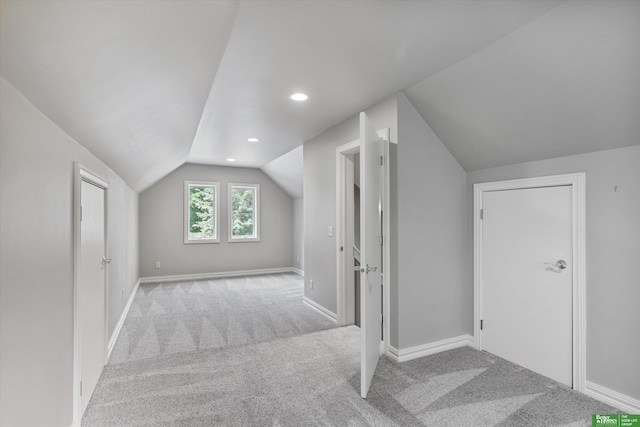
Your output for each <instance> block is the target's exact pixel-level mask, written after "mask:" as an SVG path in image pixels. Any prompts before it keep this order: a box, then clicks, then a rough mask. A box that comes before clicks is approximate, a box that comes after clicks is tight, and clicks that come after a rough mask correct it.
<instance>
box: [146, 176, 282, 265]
mask: <svg viewBox="0 0 640 427" xmlns="http://www.w3.org/2000/svg"><path fill="white" fill-rule="evenodd" d="M185 180H202V181H215V182H219V183H220V243H208V244H187V245H185V244H184V243H183V227H184V224H183V209H184V207H183V200H184V194H183V192H184V181H185ZM229 182H235V183H248V184H249V183H250V184H260V241H259V242H241V243H237V242H234V243H228V242H227V240H228V224H227V218H228V214H227V205H228V203H227V184H228V183H229ZM292 225H293V199H292V198H291V197H290V196H289V195H288V194H287V193H285V192H284V191H283V190H282V189H281V188H280V187H279V186H278V185H277V184H275V183H274V182H273V181H272V180H271V178H269V177H268V176H267V175H265V173H264V172H262V171H261V170H260V169H252V168H234V167H225V166H207V165H195V164H185V165H183V166H181V167H180V168H178V169H176V170H175V171H173V172H172V173H171V174H169V175H167V176H166V177H165V178H163V179H162V180H160V181H158V182H157V183H156V184H154V185H153V186H152V187H150V188H148V189H147V190H145V191H144V192H142V193H141V194H140V271H141V275H142V276H144V277H148V276H169V275H181V274H196V273H216V272H231V271H241V270H255V269H264V268H277V267H291V266H292V260H293V226H292ZM156 261H160V262H161V268H160V269H156V268H155V263H156Z"/></svg>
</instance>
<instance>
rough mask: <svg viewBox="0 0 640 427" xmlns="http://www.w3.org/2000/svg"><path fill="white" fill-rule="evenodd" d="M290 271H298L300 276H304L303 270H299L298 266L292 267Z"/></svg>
mask: <svg viewBox="0 0 640 427" xmlns="http://www.w3.org/2000/svg"><path fill="white" fill-rule="evenodd" d="M291 271H293V272H294V273H298V274H299V275H301V276H304V270H300V269H299V268H295V267H292V268H291Z"/></svg>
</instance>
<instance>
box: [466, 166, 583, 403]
mask: <svg viewBox="0 0 640 427" xmlns="http://www.w3.org/2000/svg"><path fill="white" fill-rule="evenodd" d="M584 184H585V174H583V173H576V174H567V175H557V176H549V177H539V178H528V179H519V180H510V181H500V182H490V183H480V184H475V185H474V336H475V345H476V348H478V349H480V350H487V351H490V352H495V353H496V354H497V355H498V356H502V357H505V358H507V359H510V360H512V361H514V362H515V363H518V364H520V365H523V366H525V367H527V368H529V369H532V370H535V371H538V372H540V373H542V374H543V375H547V376H549V377H552V378H554V379H557V380H558V381H561V382H564V383H565V384H568V385H572V386H573V388H574V389H576V390H577V391H579V392H582V393H584V387H585V374H586V364H585V331H586V328H585V326H586V322H585V308H586V307H585V250H584V247H585V246H584V239H585V197H584V195H585V185H584ZM520 190H524V191H520ZM505 210H508V211H507V212H505ZM483 216H484V218H482V217H483ZM563 217H564V219H563ZM563 222H564V226H563ZM501 233H502V234H501ZM563 234H564V237H562V235H563ZM496 236H497V237H496ZM563 241H564V243H563ZM559 260H564V261H566V268H565V269H561V268H560V267H559V264H558V261H559ZM501 276H503V277H502V278H501ZM496 278H497V279H496ZM496 280H497V281H498V282H497V283H496ZM500 280H502V282H500ZM489 281H491V283H489ZM525 284H527V285H525ZM507 318H508V319H509V322H505V319H507ZM496 323H497V324H496ZM481 324H482V326H483V330H481ZM501 334H502V335H504V336H508V337H509V340H511V341H510V342H509V343H508V344H505V343H503V342H501V341H500V340H501V339H504V336H503V337H502V338H501V337H500V335H501ZM549 334H551V335H554V334H556V335H558V336H561V337H562V338H560V341H557V339H558V338H557V337H553V336H549ZM554 339H556V341H555V342H552V341H553V340H554ZM556 350H557V351H558V357H557V358H553V357H552V358H551V359H552V360H553V362H549V361H548V360H547V361H546V362H540V361H533V362H531V361H530V360H527V359H526V355H527V354H528V355H529V356H535V357H534V358H533V359H540V360H544V358H545V357H548V356H549V355H551V354H553V353H554V351H556ZM560 353H562V354H560ZM523 355H524V357H525V358H524V359H521V357H523ZM540 363H541V364H540ZM550 363H551V364H552V365H554V366H552V367H550V370H545V369H547V368H545V367H544V366H545V364H546V365H547V366H548V365H549V364H550Z"/></svg>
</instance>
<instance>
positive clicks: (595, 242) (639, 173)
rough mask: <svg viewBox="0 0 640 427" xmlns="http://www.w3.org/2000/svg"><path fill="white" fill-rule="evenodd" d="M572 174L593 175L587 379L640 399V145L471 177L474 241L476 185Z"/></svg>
mask: <svg viewBox="0 0 640 427" xmlns="http://www.w3.org/2000/svg"><path fill="white" fill-rule="evenodd" d="M572 172H586V174H587V213H586V215H587V236H586V254H587V324H588V326H587V380H588V381H591V382H593V383H596V384H599V385H602V386H604V387H607V388H610V389H612V390H615V391H618V392H620V393H623V394H626V395H627V396H631V397H633V398H635V399H640V381H639V379H640V371H639V369H638V360H640V339H638V327H639V326H640V310H639V309H638V301H640V262H638V261H639V260H640V146H634V147H629V148H621V149H617V150H609V151H600V152H595V153H589V154H582V155H578V156H568V157H561V158H556V159H551V160H543V161H538V162H530V163H521V164H516V165H511V166H504V167H498V168H491V169H484V170H479V171H473V172H469V173H468V174H467V183H468V186H467V193H468V194H467V202H468V205H469V209H468V210H467V212H468V221H467V224H468V228H469V239H472V234H471V230H472V224H473V221H472V213H471V212H472V210H471V206H473V184H475V183H478V182H488V181H499V180H505V179H516V178H529V177H536V176H544V175H556V174H564V173H572ZM614 186H618V187H617V191H615V190H614ZM471 256H472V252H471V250H470V252H469V265H471V262H472V259H473V258H471ZM468 283H469V285H468V289H469V294H470V298H469V301H468V304H467V311H468V312H469V313H473V305H472V300H473V295H472V294H473V285H472V283H473V282H472V278H471V277H469V278H468ZM467 327H468V329H469V331H471V330H472V319H470V320H469V322H468V325H467Z"/></svg>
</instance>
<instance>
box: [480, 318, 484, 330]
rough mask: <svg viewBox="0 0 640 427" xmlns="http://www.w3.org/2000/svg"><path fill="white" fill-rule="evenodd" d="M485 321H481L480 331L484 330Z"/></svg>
mask: <svg viewBox="0 0 640 427" xmlns="http://www.w3.org/2000/svg"><path fill="white" fill-rule="evenodd" d="M483 323H484V320H480V330H482V328H483V327H484V324H483Z"/></svg>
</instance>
